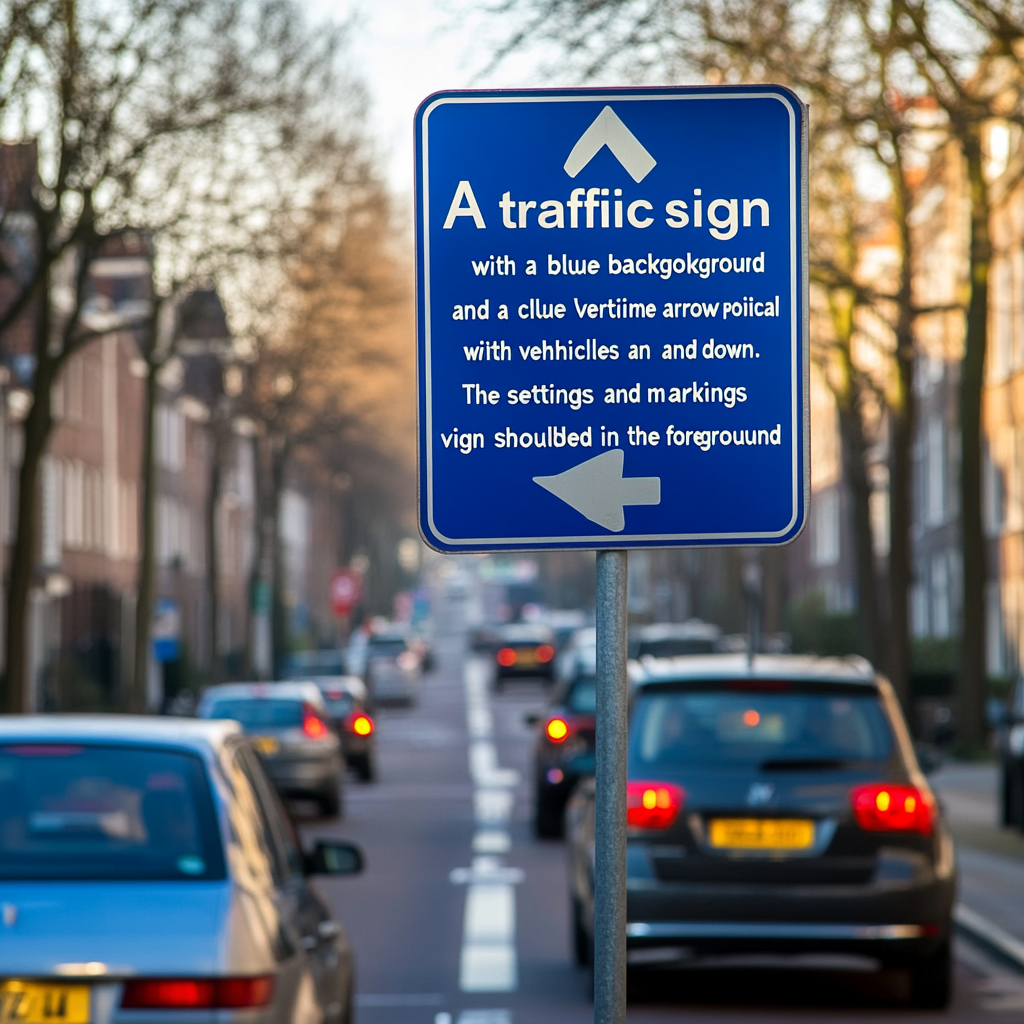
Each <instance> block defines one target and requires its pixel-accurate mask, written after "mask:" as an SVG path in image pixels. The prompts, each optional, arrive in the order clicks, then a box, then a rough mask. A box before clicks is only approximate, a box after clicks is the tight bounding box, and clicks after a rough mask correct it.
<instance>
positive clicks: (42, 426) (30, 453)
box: [3, 302, 56, 714]
mask: <svg viewBox="0 0 1024 1024" xmlns="http://www.w3.org/2000/svg"><path fill="white" fill-rule="evenodd" d="M44 307H47V303H46V302H42V303H40V317H39V320H40V322H39V324H38V326H37V335H38V337H37V342H36V354H37V362H36V373H35V380H34V382H33V391H34V395H35V398H34V401H33V402H32V406H31V408H30V409H29V411H28V415H27V416H26V417H25V420H24V422H23V423H22V456H21V466H20V468H19V470H18V521H17V524H16V527H15V536H14V546H13V548H12V550H11V568H10V576H9V580H8V588H7V622H6V632H5V636H4V644H5V649H6V651H7V667H6V673H5V691H6V692H5V694H4V707H3V709H4V711H6V712H8V713H9V714H20V713H22V712H25V711H30V710H33V709H31V708H29V707H28V690H29V682H30V680H29V678H28V637H27V635H26V634H27V631H28V610H29V609H28V606H29V595H30V592H31V590H32V577H33V575H34V572H35V566H36V557H37V554H38V549H39V520H40V516H39V467H40V465H41V464H42V461H43V456H44V455H45V454H46V447H47V444H48V442H49V439H50V433H51V432H52V430H53V409H52V406H51V396H52V393H53V383H54V379H55V375H56V364H55V362H54V360H53V359H51V358H50V357H49V356H47V355H46V351H45V345H46V342H47V340H48V335H49V316H48V314H47V313H46V312H44ZM38 338H41V339H42V341H40V340H38Z"/></svg>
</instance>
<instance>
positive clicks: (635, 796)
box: [626, 782, 686, 828]
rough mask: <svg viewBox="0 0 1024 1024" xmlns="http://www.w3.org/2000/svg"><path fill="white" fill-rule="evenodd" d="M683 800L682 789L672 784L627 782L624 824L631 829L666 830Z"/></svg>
mask: <svg viewBox="0 0 1024 1024" xmlns="http://www.w3.org/2000/svg"><path fill="white" fill-rule="evenodd" d="M685 799H686V794H685V792H684V791H683V787H682V786H677V785H676V784H675V783H674V782H627V783H626V824H627V825H629V826H630V827H631V828H668V827H669V826H670V825H671V824H672V822H674V821H675V820H676V817H677V816H678V815H679V812H680V811H681V810H682V809H683V801H684V800H685Z"/></svg>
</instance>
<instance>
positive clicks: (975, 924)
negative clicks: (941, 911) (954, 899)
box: [953, 903, 1024, 974]
mask: <svg viewBox="0 0 1024 1024" xmlns="http://www.w3.org/2000/svg"><path fill="white" fill-rule="evenodd" d="M953 923H954V924H955V925H956V928H957V931H959V932H961V933H962V934H963V935H964V936H965V937H966V938H968V939H971V940H972V941H974V942H976V943H977V944H978V945H980V946H983V947H984V948H985V949H986V950H988V951H989V952H990V953H994V954H995V955H996V956H997V957H999V959H1000V960H1002V961H1003V962H1004V963H1007V964H1008V965H1009V966H1010V967H1012V968H1013V969H1014V970H1015V971H1017V972H1019V973H1021V974H1024V942H1021V940H1020V939H1018V938H1016V937H1015V936H1013V935H1011V934H1010V933H1009V932H1006V931H1004V930H1003V929H1002V928H1000V927H999V925H997V924H994V923H993V922H992V921H990V920H989V919H988V918H987V917H982V915H981V914H979V913H978V912H977V911H975V910H971V908H970V907H965V906H964V905H963V904H962V903H961V904H958V905H957V906H956V908H955V909H954V910H953Z"/></svg>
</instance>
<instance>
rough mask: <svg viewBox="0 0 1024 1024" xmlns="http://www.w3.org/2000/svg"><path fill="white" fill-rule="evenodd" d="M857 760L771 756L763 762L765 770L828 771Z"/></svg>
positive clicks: (762, 766)
mask: <svg viewBox="0 0 1024 1024" xmlns="http://www.w3.org/2000/svg"><path fill="white" fill-rule="evenodd" d="M856 763H857V762H856V761H844V760H842V759H840V758H837V757H771V758H769V759H768V760H767V761H762V762H761V771H763V772H804V771H827V770H829V769H830V768H846V767H847V766H848V765H851V764H856Z"/></svg>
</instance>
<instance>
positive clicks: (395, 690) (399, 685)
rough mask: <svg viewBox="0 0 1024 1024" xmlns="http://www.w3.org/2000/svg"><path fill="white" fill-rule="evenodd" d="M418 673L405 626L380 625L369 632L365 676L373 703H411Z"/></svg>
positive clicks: (417, 686)
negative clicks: (377, 629)
mask: <svg viewBox="0 0 1024 1024" xmlns="http://www.w3.org/2000/svg"><path fill="white" fill-rule="evenodd" d="M421 675H422V666H421V664H420V659H419V656H418V655H417V653H416V651H415V650H414V649H413V646H412V644H411V643H410V642H409V637H408V635H407V632H406V631H405V630H402V629H390V628H383V629H381V630H380V631H378V632H375V633H371V634H370V637H369V639H368V641H367V644H366V675H365V679H366V685H367V686H368V687H369V690H370V694H371V696H372V699H373V702H374V704H378V703H380V704H404V705H406V706H411V705H413V704H415V703H416V701H417V699H418V698H419V693H420V676H421Z"/></svg>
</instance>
